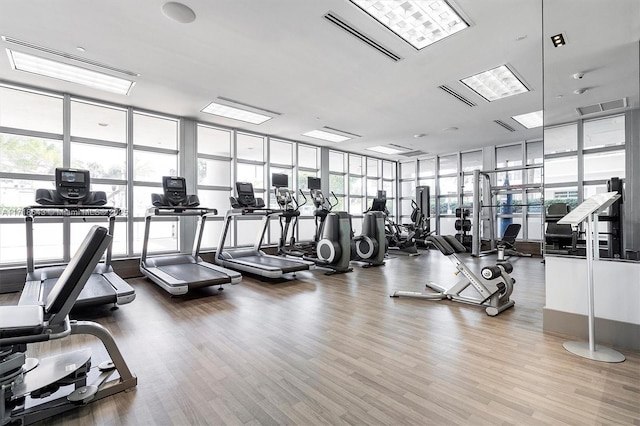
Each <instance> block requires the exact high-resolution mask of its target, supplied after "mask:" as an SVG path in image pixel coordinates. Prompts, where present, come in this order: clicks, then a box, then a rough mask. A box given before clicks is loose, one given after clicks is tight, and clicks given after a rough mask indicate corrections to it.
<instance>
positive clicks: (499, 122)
mask: <svg viewBox="0 0 640 426" xmlns="http://www.w3.org/2000/svg"><path fill="white" fill-rule="evenodd" d="M493 122H494V123H496V124H497V125H498V126H501V127H504V128H505V129H507V130H508V131H510V132H515V131H516V129H514V128H513V127H511V126H509V125H508V124H507V123H505V122H504V121H502V120H493Z"/></svg>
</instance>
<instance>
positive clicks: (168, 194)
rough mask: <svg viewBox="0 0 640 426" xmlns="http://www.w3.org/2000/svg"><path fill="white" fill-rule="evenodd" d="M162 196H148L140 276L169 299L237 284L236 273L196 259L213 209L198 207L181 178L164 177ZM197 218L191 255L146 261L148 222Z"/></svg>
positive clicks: (197, 202)
mask: <svg viewBox="0 0 640 426" xmlns="http://www.w3.org/2000/svg"><path fill="white" fill-rule="evenodd" d="M162 187H163V190H164V194H151V201H152V204H153V207H151V208H149V209H147V212H146V215H145V227H144V243H143V246H142V256H141V257H140V272H142V273H143V274H144V275H145V276H146V277H148V278H149V279H150V280H151V281H153V282H154V283H156V284H158V285H159V286H160V287H162V288H163V289H164V290H166V291H167V292H169V293H170V294H171V295H174V296H177V295H181V294H185V293H187V292H188V291H189V290H190V289H194V288H200V287H207V286H212V285H217V286H219V288H218V290H223V288H222V285H223V284H228V283H231V284H238V283H239V282H240V281H241V280H242V275H240V274H239V273H238V272H236V271H231V270H229V269H225V268H223V267H220V266H218V265H214V264H212V263H209V262H205V261H204V260H202V258H201V257H200V243H201V241H202V236H203V234H204V226H205V223H206V220H207V218H208V217H211V216H215V215H217V214H218V211H217V210H216V209H208V208H203V207H199V205H200V202H199V200H198V196H197V195H187V185H186V180H185V178H183V177H175V176H164V177H163V178H162ZM185 216H187V217H188V216H190V217H194V216H195V217H197V218H198V226H197V228H196V235H195V238H194V241H193V250H192V252H191V254H186V253H178V254H169V255H159V256H153V257H148V255H147V254H148V246H149V233H150V229H151V220H152V219H153V218H159V217H185Z"/></svg>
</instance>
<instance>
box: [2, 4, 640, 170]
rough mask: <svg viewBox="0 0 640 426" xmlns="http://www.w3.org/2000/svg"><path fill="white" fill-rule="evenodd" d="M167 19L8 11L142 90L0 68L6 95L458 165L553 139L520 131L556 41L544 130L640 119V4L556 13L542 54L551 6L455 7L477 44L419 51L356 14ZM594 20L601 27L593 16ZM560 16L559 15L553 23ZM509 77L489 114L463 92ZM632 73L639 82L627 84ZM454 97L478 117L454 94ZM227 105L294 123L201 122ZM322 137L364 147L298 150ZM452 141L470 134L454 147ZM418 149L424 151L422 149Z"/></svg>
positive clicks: (198, 8)
mask: <svg viewBox="0 0 640 426" xmlns="http://www.w3.org/2000/svg"><path fill="white" fill-rule="evenodd" d="M382 1H388V0H382ZM163 3H164V0H136V1H131V0H109V1H86V0H85V1H81V0H56V1H51V0H30V1H24V0H2V11H1V13H0V33H1V35H5V36H9V37H13V38H16V39H19V40H23V41H26V42H29V43H33V44H36V45H39V46H43V47H46V48H49V49H54V50H57V51H61V52H65V53H69V54H72V55H76V56H81V57H83V58H86V59H90V60H92V61H97V62H100V63H103V64H108V65H110V66H112V67H117V68H120V69H126V70H131V71H134V72H136V73H139V74H140V77H138V78H136V81H137V83H136V85H135V87H134V88H133V89H132V91H131V93H130V95H129V96H120V95H113V94H109V93H106V92H100V91H97V90H95V89H90V88H85V87H83V86H78V85H75V84H72V83H65V82H61V81H57V80H51V79H48V78H45V77H39V76H35V75H30V74H26V73H23V72H18V71H14V70H12V69H11V68H10V65H9V61H8V60H7V57H6V55H2V57H0V79H1V80H4V81H8V82H18V83H21V84H26V85H30V86H34V87H38V88H45V89H52V90H55V91H61V92H65V93H71V94H76V95H80V96H83V97H88V98H94V99H101V100H106V101H110V102H113V103H117V104H121V105H132V106H135V107H138V108H142V109H148V110H152V111H158V112H163V113H169V114H172V115H177V116H184V117H192V118H195V119H197V120H201V121H207V122H210V123H215V124H220V125H224V126H228V127H234V128H241V129H244V130H248V131H253V132H258V133H262V134H268V135H273V136H278V137H282V138H288V139H292V140H299V141H304V142H310V143H315V144H319V145H331V146H335V147H337V148H339V149H344V150H347V151H353V152H361V153H368V154H373V155H375V154H374V153H372V152H371V151H365V150H364V148H366V147H370V146H374V145H381V144H388V143H394V144H399V145H402V146H406V147H408V148H411V149H416V150H422V151H426V152H429V153H448V152H454V151H458V150H468V149H471V148H476V147H482V146H487V145H498V144H504V143H509V142H515V141H522V140H530V139H540V138H542V130H541V128H538V129H532V130H526V129H524V128H522V127H521V126H520V125H519V124H518V123H516V122H515V121H513V120H512V119H511V118H510V117H511V116H513V115H518V114H523V113H527V112H532V111H536V110H540V109H542V102H543V78H542V75H543V72H542V70H543V60H542V59H543V44H544V47H545V50H548V49H550V42H549V39H548V36H549V35H551V34H555V33H556V32H563V33H565V34H566V36H567V38H568V42H569V44H567V46H564V47H562V48H558V49H555V50H553V51H551V52H550V55H548V57H547V58H545V60H546V61H547V64H546V65H549V66H553V69H554V70H557V75H555V74H554V76H553V77H548V78H546V80H545V85H547V92H548V93H553V94H554V95H553V96H554V98H553V99H554V102H553V103H550V102H547V106H548V107H549V114H548V116H547V117H545V118H546V119H547V120H551V122H561V121H570V120H575V119H576V118H577V116H576V114H575V110H572V108H574V106H573V105H572V104H570V103H569V101H571V102H574V101H575V102H578V103H579V104H583V105H587V104H589V103H590V102H591V103H594V102H601V101H605V100H611V99H614V98H619V97H623V96H628V97H630V100H631V102H632V104H633V106H634V107H637V106H638V78H637V76H638V72H637V69H638V38H639V34H640V30H639V26H640V24H639V22H640V19H632V17H633V16H635V17H638V16H639V15H638V12H639V11H640V6H639V5H640V0H616V1H615V2H607V3H606V4H607V7H608V8H611V7H615V10H614V11H611V12H606V11H605V12H603V10H602V9H604V8H603V7H601V6H602V4H603V3H602V2H601V1H598V0H554V1H546V2H545V3H544V4H545V11H544V13H545V18H547V17H549V18H548V21H546V22H545V37H544V38H543V37H542V24H541V22H542V14H543V11H542V2H541V1H540V0H512V1H505V0H483V1H478V0H455V1H452V2H451V4H452V5H453V6H454V7H455V8H456V9H457V10H458V11H459V12H460V13H461V14H462V15H463V17H464V18H465V20H467V21H468V22H469V23H470V24H471V26H470V28H468V29H465V30H463V31H461V32H459V33H457V34H455V35H453V36H452V37H450V38H448V39H445V40H442V41H440V42H438V43H435V44H433V45H431V46H429V47H426V48H425V49H423V50H420V51H417V50H415V49H414V48H413V47H411V46H410V45H409V44H407V43H406V42H404V41H403V40H401V39H400V38H398V37H397V36H395V35H394V34H392V33H391V32H389V31H388V30H387V29H386V28H385V27H383V26H382V25H380V24H378V23H377V22H375V21H374V20H373V19H372V18H370V17H369V16H368V15H365V14H364V13H363V12H362V11H361V10H360V9H358V8H357V7H356V6H354V5H353V4H352V3H350V2H349V1H348V0H323V1H312V0H306V1H304V0H184V3H185V4H187V5H188V6H189V7H191V8H192V9H193V10H194V11H195V13H196V15H197V18H196V20H195V21H194V22H193V23H191V24H180V23H177V22H175V21H171V20H169V19H167V18H166V17H165V16H164V15H163V14H162V13H161V6H162V4H163ZM560 4H561V5H562V6H559V5H560ZM587 4H588V5H591V6H592V9H593V12H589V11H585V10H584V5H587ZM548 5H549V6H548ZM553 8H557V9H558V11H557V13H553V14H552V15H549V13H550V12H551V11H553ZM609 10H610V9H609ZM329 11H332V12H334V13H335V14H337V15H339V16H340V17H341V18H343V19H344V20H346V21H348V22H349V23H350V24H352V25H353V26H355V27H357V28H358V29H359V30H360V31H362V32H363V33H365V34H367V35H368V36H370V37H371V38H373V39H374V40H376V41H377V42H378V43H380V44H382V45H383V46H385V47H386V48H388V49H389V50H391V51H393V52H395V53H396V54H398V55H400V56H401V57H402V58H403V59H402V60H401V61H399V62H393V61H391V60H390V59H388V58H386V57H385V56H383V55H381V54H380V53H378V52H377V51H375V50H373V49H372V48H370V47H369V46H367V45H365V44H364V43H362V42H361V41H359V40H357V39H355V38H353V37H352V36H350V35H348V34H347V33H345V32H343V31H342V30H340V29H338V28H337V27H335V26H333V25H332V24H330V23H329V22H328V21H327V20H325V19H324V18H323V15H325V14H326V13H327V12H329ZM634 14H635V15H634ZM577 17H580V18H579V19H578V18H577ZM627 21H628V22H627ZM547 33H549V34H547ZM547 43H548V44H547ZM7 46H9V45H8V44H7V43H5V42H2V41H0V47H7ZM78 46H82V47H83V48H84V49H85V52H83V53H81V52H79V51H77V50H76V47H78ZM16 50H21V51H25V52H29V49H27V48H16ZM630 52H631V53H630ZM32 53H35V52H33V51H32ZM501 64H508V65H509V66H510V67H511V68H512V69H514V70H515V71H516V72H517V74H518V75H519V76H520V77H521V78H522V80H523V81H524V83H525V84H526V85H527V86H528V87H529V88H530V89H531V91H530V92H528V93H525V94H521V95H516V96H512V97H509V98H505V99H502V100H498V101H494V102H491V103H489V102H486V101H484V100H483V99H482V98H480V97H479V96H478V95H476V94H475V93H473V92H471V91H470V90H469V89H467V88H466V87H465V86H463V85H462V84H461V83H460V82H459V80H460V79H462V78H464V77H467V76H469V75H472V74H475V73H478V72H480V71H484V70H487V69H490V68H494V67H496V66H498V65H501ZM618 65H623V66H618ZM633 70H635V74H634V75H635V82H633V81H631V83H630V84H626V83H625V84H623V83H624V82H623V80H624V81H626V80H629V79H631V76H630V75H629V74H630V73H633V72H634V71H633ZM578 71H585V72H587V73H586V75H585V78H584V79H583V80H581V81H575V80H573V79H571V78H570V76H571V74H573V73H575V72H578ZM567 77H569V78H567ZM442 84H445V85H447V86H449V87H451V88H452V89H454V90H455V91H456V92H458V93H460V94H461V95H463V96H465V97H466V98H467V99H469V100H471V101H473V102H475V103H476V104H477V106H475V107H468V106H466V105H465V104H463V103H461V102H460V101H458V100H456V99H454V98H452V97H451V96H449V95H447V94H445V93H444V92H443V91H441V90H440V89H438V86H440V85H442ZM574 86H576V87H579V86H585V87H590V88H591V89H592V90H589V91H587V92H586V93H585V94H584V95H581V96H580V97H578V96H576V95H573V94H571V92H572V90H573V89H574ZM556 94H558V95H560V94H563V95H564V97H563V98H562V99H555V95H556ZM217 97H226V98H230V99H234V100H237V101H240V102H243V103H246V104H250V105H255V106H259V107H261V108H265V109H268V110H272V111H276V112H279V113H281V114H282V115H280V116H276V117H275V118H273V119H272V120H270V121H267V122H266V123H264V124H262V125H251V124H245V123H239V122H237V121H234V120H229V119H224V118H220V117H215V116H211V115H207V114H203V113H201V112H200V110H201V109H202V108H203V107H204V106H206V105H207V104H208V103H209V102H211V101H212V100H215V99H216V98H217ZM547 97H548V96H547ZM556 101H557V102H556ZM578 106H582V105H578ZM572 114H573V115H572ZM493 120H502V121H504V122H506V123H507V124H509V125H511V126H512V127H513V128H515V129H517V131H516V132H509V131H507V130H505V129H504V128H502V127H500V126H498V125H497V124H495V123H494V122H493ZM323 126H328V127H332V128H336V129H340V130H344V131H347V132H350V133H354V134H357V135H361V137H359V138H355V139H353V140H350V141H347V142H343V143H339V144H331V143H323V142H321V141H317V140H315V139H311V138H307V137H305V136H302V135H301V134H302V133H304V132H307V131H309V130H312V129H318V128H322V127H323ZM451 127H456V128H458V130H457V131H443V129H447V128H451ZM419 133H422V134H426V136H425V137H423V138H419V139H417V138H414V137H413V135H414V134H419ZM394 158H398V157H394Z"/></svg>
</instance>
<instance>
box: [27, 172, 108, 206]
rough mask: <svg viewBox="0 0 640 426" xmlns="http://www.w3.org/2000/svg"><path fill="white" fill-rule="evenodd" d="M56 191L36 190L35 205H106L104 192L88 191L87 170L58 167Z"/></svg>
mask: <svg viewBox="0 0 640 426" xmlns="http://www.w3.org/2000/svg"><path fill="white" fill-rule="evenodd" d="M55 177H56V183H55V185H56V189H53V190H51V189H37V190H36V203H38V204H40V205H43V206H70V205H72V206H103V205H105V204H107V194H106V193H105V192H104V191H90V190H89V187H90V183H91V179H90V177H89V170H80V169H69V168H62V167H58V168H56V171H55Z"/></svg>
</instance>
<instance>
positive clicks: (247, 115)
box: [202, 102, 273, 124]
mask: <svg viewBox="0 0 640 426" xmlns="http://www.w3.org/2000/svg"><path fill="white" fill-rule="evenodd" d="M202 112H205V113H207V114H212V115H218V116H220V117H225V118H230V119H232V120H238V121H244V122H245V123H251V124H262V123H264V122H265V121H268V120H271V118H273V117H269V116H268V115H264V114H258V113H256V112H251V111H247V110H244V109H240V108H234V107H230V106H228V105H222V104H218V103H215V102H211V103H210V104H209V105H207V106H206V107H204V109H203V110H202Z"/></svg>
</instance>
